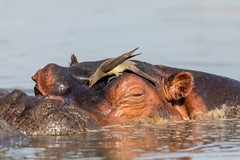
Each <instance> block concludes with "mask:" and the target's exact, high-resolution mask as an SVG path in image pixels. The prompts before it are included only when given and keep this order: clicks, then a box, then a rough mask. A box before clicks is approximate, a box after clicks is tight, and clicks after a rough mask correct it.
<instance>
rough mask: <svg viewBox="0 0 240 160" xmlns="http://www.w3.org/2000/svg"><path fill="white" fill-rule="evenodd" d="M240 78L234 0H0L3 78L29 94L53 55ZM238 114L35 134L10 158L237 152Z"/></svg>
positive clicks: (239, 13) (239, 16)
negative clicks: (135, 52) (121, 59)
mask: <svg viewBox="0 0 240 160" xmlns="http://www.w3.org/2000/svg"><path fill="white" fill-rule="evenodd" d="M135 47H140V50H139V51H140V52H141V53H142V54H141V55H140V56H138V57H136V59H138V60H142V61H147V62H150V63H152V64H165V65H169V66H173V67H181V68H187V69H194V70H201V71H205V72H210V73H215V74H218V75H223V76H227V77H231V78H234V79H237V80H240V71H239V69H238V68H240V54H239V53H240V1H238V0H194V1H192V0H181V1H179V0H171V1H166V0H150V1H144V0H131V1H111V0H102V1H97V0H92V1H83V0H73V1H63V0H51V1H48V0H36V1H32V0H22V1H14V0H0V87H1V88H5V89H8V90H12V89H13V88H18V89H22V90H24V91H25V92H27V93H28V94H33V91H32V88H33V86H34V83H33V81H32V80H31V76H32V75H33V74H34V73H35V72H36V71H37V70H38V69H40V68H42V67H44V66H45V65H46V64H48V63H57V64H59V65H62V66H67V65H68V63H69V61H70V58H69V57H70V55H71V54H72V53H75V54H76V55H77V57H78V59H79V61H88V60H100V59H104V58H107V57H115V56H117V55H119V54H121V53H123V52H126V51H129V50H131V49H133V48H135ZM239 126H240V123H239V122H238V120H217V121H208V122H201V123H198V122H191V123H186V122H185V123H175V122H173V123H172V124H168V125H167V127H166V125H165V126H162V125H159V126H157V127H156V126H154V127H149V126H146V127H115V128H110V129H107V130H103V131H98V132H92V133H83V134H81V135H78V136H70V137H34V138H32V141H31V143H30V144H29V145H28V146H25V147H20V148H8V149H4V150H2V151H1V153H0V158H1V159H3V158H9V159H23V158H26V159H35V158H38V159H48V158H49V159H80V158H89V159H134V158H135V159H160V158H162V159H238V157H239V154H240V143H239V135H240V134H239Z"/></svg>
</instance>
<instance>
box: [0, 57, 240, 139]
mask: <svg viewBox="0 0 240 160" xmlns="http://www.w3.org/2000/svg"><path fill="white" fill-rule="evenodd" d="M127 59H128V58H127ZM108 60H109V59H104V60H100V61H89V62H81V63H79V62H78V60H77V58H76V56H75V55H72V57H71V62H70V65H69V66H68V67H63V66H59V65H57V64H54V63H50V64H48V65H46V66H45V67H43V68H42V69H40V70H38V71H37V72H36V73H35V74H34V75H33V76H32V79H33V81H35V83H36V84H35V87H34V93H35V96H29V95H26V94H25V93H24V92H22V91H20V90H14V91H12V92H10V93H8V92H5V91H1V90H0V91H1V94H0V97H1V98H0V107H1V108H2V109H1V110H0V118H1V119H3V120H5V121H6V122H8V123H9V124H10V125H12V126H14V127H15V128H17V129H18V130H20V131H21V132H22V133H24V134H26V135H66V134H78V133H80V132H83V131H89V130H98V129H101V128H102V127H105V126H111V125H116V124H117V125H125V124H136V123H138V122H139V121H141V120H143V119H144V118H156V117H157V118H162V119H168V120H173V121H178V120H204V119H205V116H206V114H207V113H208V112H209V111H211V110H214V109H217V108H218V109H220V108H222V107H223V106H232V107H237V106H238V105H239V104H240V97H239V95H240V82H239V81H237V80H233V79H230V78H227V77H223V76H218V75H214V74H210V73H205V72H201V71H193V70H188V69H179V68H173V67H168V66H164V65H153V64H150V63H147V62H142V61H137V60H131V62H134V65H135V67H137V69H139V70H140V71H141V72H143V73H144V74H145V75H147V76H148V77H151V79H153V80H154V83H153V82H152V81H151V79H148V78H144V77H143V76H141V75H139V74H137V73H135V72H134V71H131V69H130V70H129V69H126V70H122V73H121V74H120V75H119V76H117V77H115V76H113V75H111V74H106V75H105V76H103V77H101V78H98V80H97V81H96V82H94V84H92V85H91V86H89V78H90V77H91V76H92V75H93V74H94V73H95V72H96V71H97V70H99V67H101V65H102V64H103V63H104V62H106V61H108ZM121 63H123V62H121ZM131 64H132V63H131ZM116 66H118V65H116ZM126 68H127V67H126Z"/></svg>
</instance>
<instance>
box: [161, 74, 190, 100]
mask: <svg viewBox="0 0 240 160" xmlns="http://www.w3.org/2000/svg"><path fill="white" fill-rule="evenodd" d="M192 88H193V76H192V74H191V73H189V72H185V71H182V72H178V73H175V74H173V75H171V76H170V77H168V78H167V79H165V82H164V91H165V95H166V98H167V100H168V101H171V100H179V99H181V98H184V97H187V96H188V95H189V93H190V92H191V91H192Z"/></svg>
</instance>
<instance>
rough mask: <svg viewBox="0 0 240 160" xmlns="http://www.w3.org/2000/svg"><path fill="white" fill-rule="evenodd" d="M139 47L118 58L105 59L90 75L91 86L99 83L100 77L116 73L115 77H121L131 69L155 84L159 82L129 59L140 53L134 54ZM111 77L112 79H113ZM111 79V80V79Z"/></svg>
mask: <svg viewBox="0 0 240 160" xmlns="http://www.w3.org/2000/svg"><path fill="white" fill-rule="evenodd" d="M138 49H139V47H138V48H135V49H133V50H131V51H129V52H127V53H124V54H122V55H120V56H118V57H116V58H110V59H108V60H106V61H104V62H103V63H102V64H101V65H100V66H99V67H98V68H97V69H96V71H95V72H94V73H93V74H92V75H91V76H90V78H89V87H90V88H92V86H93V85H94V84H95V83H97V82H98V81H99V80H100V79H102V78H103V77H106V76H110V75H115V77H119V76H121V75H122V74H123V72H124V71H126V70H129V71H131V72H133V73H135V74H137V75H139V76H141V77H143V78H145V79H147V80H149V81H150V82H152V83H153V84H154V85H156V84H157V81H156V79H155V78H153V77H151V76H150V75H148V74H146V73H145V72H143V71H141V70H140V69H138V68H137V67H136V63H135V62H133V61H131V60H128V59H130V58H132V57H135V56H137V55H140V54H141V53H138V54H133V53H134V52H135V51H136V50H138ZM112 78H113V77H111V78H110V79H112ZM109 81H110V80H109Z"/></svg>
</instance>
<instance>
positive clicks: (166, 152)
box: [0, 119, 240, 160]
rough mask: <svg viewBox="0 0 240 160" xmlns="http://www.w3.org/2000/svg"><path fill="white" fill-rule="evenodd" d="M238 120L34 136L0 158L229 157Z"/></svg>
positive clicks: (239, 136) (237, 138)
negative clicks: (28, 142) (27, 143)
mask: <svg viewBox="0 0 240 160" xmlns="http://www.w3.org/2000/svg"><path fill="white" fill-rule="evenodd" d="M238 121H239V120H238V119H236V120H213V121H206V122H191V121H190V122H168V123H166V124H162V125H158V126H137V127H136V126H135V127H133V126H125V127H124V126H114V127H110V128H105V129H104V130H100V131H96V132H89V133H82V134H80V135H76V136H52V137H51V136H50V137H33V138H32V140H31V143H30V144H29V146H26V147H23V148H17V149H16V148H15V149H14V148H10V149H9V150H6V151H3V152H2V153H1V154H0V158H1V157H9V158H10V157H14V158H16V159H23V158H34V157H37V158H39V159H41V158H42V159H44V158H49V159H53V158H54V159H79V158H84V157H85V158H86V157H91V159H160V158H161V159H184V160H188V159H201V158H202V159H216V158H217V159H219V158H220V159H221V158H224V157H227V158H228V159H232V158H237V157H239V156H240V125H239V122H238ZM3 154H4V156H3Z"/></svg>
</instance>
